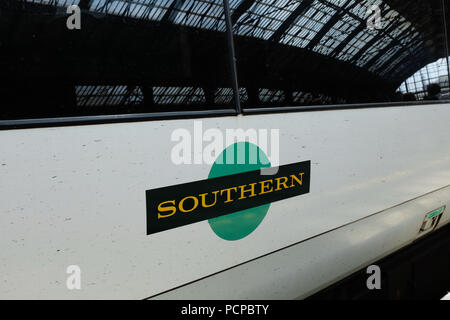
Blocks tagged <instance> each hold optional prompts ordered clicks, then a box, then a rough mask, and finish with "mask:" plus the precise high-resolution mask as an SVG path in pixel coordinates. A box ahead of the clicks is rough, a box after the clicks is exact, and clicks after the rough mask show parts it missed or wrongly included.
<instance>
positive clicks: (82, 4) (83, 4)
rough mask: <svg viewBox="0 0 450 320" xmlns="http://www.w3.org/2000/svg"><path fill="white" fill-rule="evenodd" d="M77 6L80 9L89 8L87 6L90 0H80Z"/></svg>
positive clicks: (89, 4)
mask: <svg viewBox="0 0 450 320" xmlns="http://www.w3.org/2000/svg"><path fill="white" fill-rule="evenodd" d="M78 6H79V7H80V9H82V10H89V7H90V6H91V0H80V2H79V3H78Z"/></svg>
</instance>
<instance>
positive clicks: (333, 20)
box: [306, 0, 358, 50]
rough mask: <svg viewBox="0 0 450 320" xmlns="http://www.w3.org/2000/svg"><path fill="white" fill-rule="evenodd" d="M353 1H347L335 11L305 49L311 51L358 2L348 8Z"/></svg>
mask: <svg viewBox="0 0 450 320" xmlns="http://www.w3.org/2000/svg"><path fill="white" fill-rule="evenodd" d="M352 1H353V0H347V2H346V3H345V4H344V5H343V6H342V7H341V8H340V10H338V11H336V13H335V14H334V15H333V16H332V17H331V18H330V20H328V22H327V23H326V24H325V25H324V26H323V27H322V28H321V29H320V31H319V32H317V34H316V35H315V36H314V38H313V39H312V40H311V41H310V42H309V43H308V46H307V47H306V48H307V49H310V50H312V49H313V48H314V47H315V46H316V45H317V44H318V43H319V42H320V40H322V38H323V37H324V36H325V35H326V34H327V33H328V31H329V30H330V29H331V28H332V27H333V26H334V25H335V24H336V23H337V22H338V21H339V20H340V19H341V18H342V17H343V16H344V15H345V14H346V13H347V12H349V11H350V10H351V9H352V8H354V7H355V6H356V5H357V4H358V2H357V1H354V2H353V4H352V5H350V6H349V7H347V6H348V4H349V3H351V2H352Z"/></svg>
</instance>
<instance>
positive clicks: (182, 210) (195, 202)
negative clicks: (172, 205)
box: [178, 196, 198, 213]
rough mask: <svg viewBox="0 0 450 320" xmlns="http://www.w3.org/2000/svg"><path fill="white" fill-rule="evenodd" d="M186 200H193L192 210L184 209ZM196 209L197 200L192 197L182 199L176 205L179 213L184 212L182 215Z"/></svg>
mask: <svg viewBox="0 0 450 320" xmlns="http://www.w3.org/2000/svg"><path fill="white" fill-rule="evenodd" d="M187 199H193V200H194V206H193V207H192V209H189V210H186V209H184V202H185V201H186V200H187ZM197 207H198V199H197V198H196V197H192V196H190V197H186V198H183V199H182V200H181V201H180V203H179V204H178V209H180V211H181V212H184V213H186V212H192V211H194V210H195V209H197Z"/></svg>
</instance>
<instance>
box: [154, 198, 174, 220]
mask: <svg viewBox="0 0 450 320" xmlns="http://www.w3.org/2000/svg"><path fill="white" fill-rule="evenodd" d="M166 203H169V204H172V206H163V205H164V204H166ZM158 211H159V212H158V219H161V218H168V217H170V216H173V215H174V214H175V213H176V212H177V208H176V207H175V200H170V201H165V202H161V203H160V204H159V205H158ZM167 211H171V213H169V214H166V215H162V214H161V213H160V212H167Z"/></svg>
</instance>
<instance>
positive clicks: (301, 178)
mask: <svg viewBox="0 0 450 320" xmlns="http://www.w3.org/2000/svg"><path fill="white" fill-rule="evenodd" d="M304 174H305V173H304V172H302V173H300V174H299V175H300V179H299V178H297V176H296V175H294V174H292V175H291V182H292V184H291V188H293V187H294V180H295V181H297V182H298V184H299V185H303V175H304Z"/></svg>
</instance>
